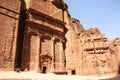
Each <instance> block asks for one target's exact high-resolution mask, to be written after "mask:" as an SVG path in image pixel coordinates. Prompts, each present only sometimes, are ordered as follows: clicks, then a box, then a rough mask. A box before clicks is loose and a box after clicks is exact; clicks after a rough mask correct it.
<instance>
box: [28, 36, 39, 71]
mask: <svg viewBox="0 0 120 80" xmlns="http://www.w3.org/2000/svg"><path fill="white" fill-rule="evenodd" d="M30 46H31V50H30V52H31V53H30V70H35V71H37V72H38V71H39V69H40V66H39V63H40V62H39V57H40V36H32V37H31V44H30Z"/></svg>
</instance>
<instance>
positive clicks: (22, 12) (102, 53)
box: [0, 0, 120, 75]
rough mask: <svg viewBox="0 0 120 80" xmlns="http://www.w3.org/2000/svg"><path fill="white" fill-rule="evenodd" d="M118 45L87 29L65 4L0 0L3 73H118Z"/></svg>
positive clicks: (59, 1) (56, 0)
mask: <svg viewBox="0 0 120 80" xmlns="http://www.w3.org/2000/svg"><path fill="white" fill-rule="evenodd" d="M14 2H16V3H14ZM4 20H5V21H4ZM119 44H120V38H117V39H115V40H113V41H109V40H108V39H107V38H106V37H105V35H103V34H101V32H100V31H99V29H97V28H90V29H88V30H85V29H84V28H83V26H82V25H81V23H80V22H79V20H77V19H75V18H71V17H70V15H69V12H68V10H67V5H66V4H65V3H64V1H63V0H1V1H0V70H14V69H15V68H20V69H21V70H22V71H37V72H42V73H49V72H52V73H56V74H66V73H67V74H77V75H110V74H118V73H119V72H120V71H119V69H120V67H119V66H120V54H119V53H120V51H119V50H120V45H119Z"/></svg>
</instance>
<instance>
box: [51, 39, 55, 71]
mask: <svg viewBox="0 0 120 80" xmlns="http://www.w3.org/2000/svg"><path fill="white" fill-rule="evenodd" d="M54 40H55V38H54V37H52V38H51V56H52V61H51V72H53V71H54V64H55V62H54V55H55V44H54Z"/></svg>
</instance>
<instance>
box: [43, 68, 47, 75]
mask: <svg viewBox="0 0 120 80" xmlns="http://www.w3.org/2000/svg"><path fill="white" fill-rule="evenodd" d="M46 71H47V67H46V66H43V70H42V73H44V74H45V73H46Z"/></svg>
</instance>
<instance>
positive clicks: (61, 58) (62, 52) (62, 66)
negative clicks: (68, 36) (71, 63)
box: [59, 40, 65, 70]
mask: <svg viewBox="0 0 120 80" xmlns="http://www.w3.org/2000/svg"><path fill="white" fill-rule="evenodd" d="M63 43H64V41H63V40H60V43H59V44H60V67H59V70H64V67H65V66H64V48H63Z"/></svg>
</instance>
